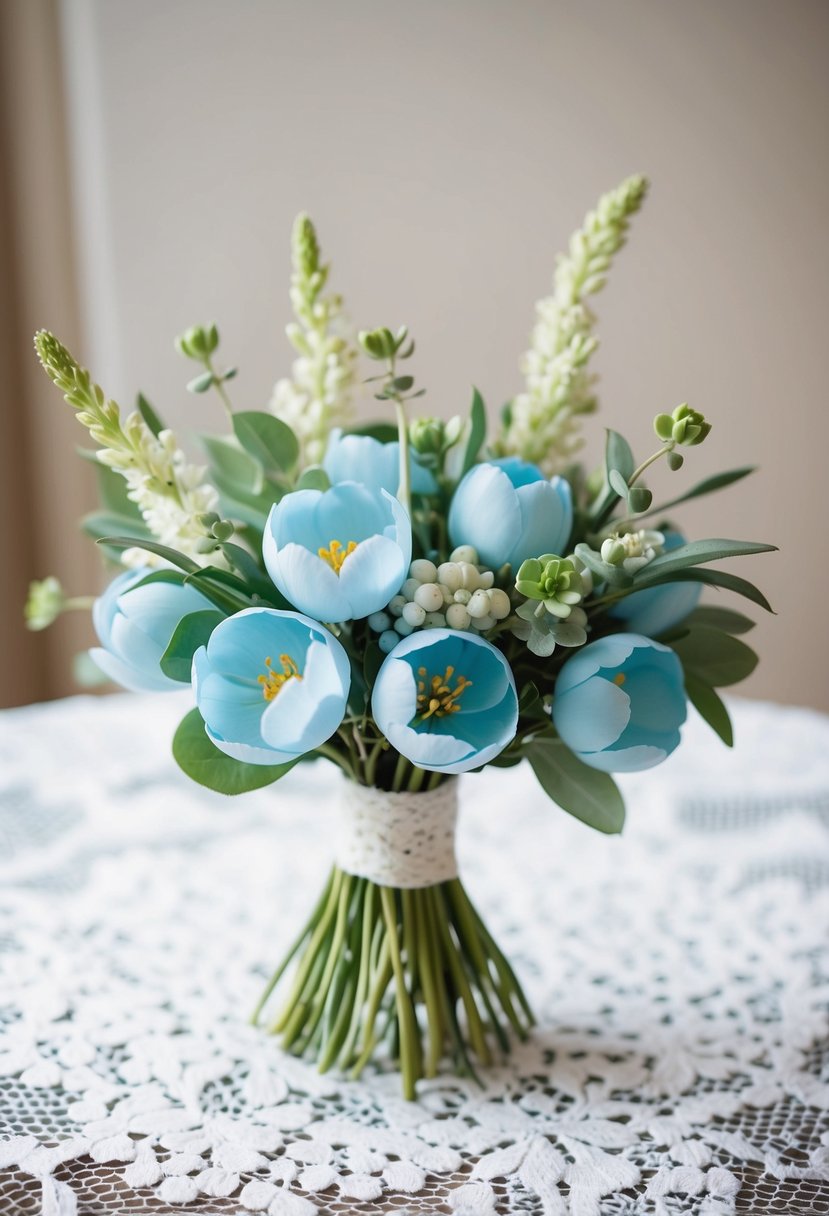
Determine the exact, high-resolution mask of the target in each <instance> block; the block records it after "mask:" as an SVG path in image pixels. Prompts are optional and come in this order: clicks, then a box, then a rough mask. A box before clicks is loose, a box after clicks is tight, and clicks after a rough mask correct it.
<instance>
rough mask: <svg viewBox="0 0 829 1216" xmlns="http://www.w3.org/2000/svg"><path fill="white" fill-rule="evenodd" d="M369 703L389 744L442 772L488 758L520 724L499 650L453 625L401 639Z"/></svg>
mask: <svg viewBox="0 0 829 1216" xmlns="http://www.w3.org/2000/svg"><path fill="white" fill-rule="evenodd" d="M371 710H372V713H373V715H374V720H375V722H376V723H377V725H378V726H379V727H380V730H381V731H382V732H383V734H384V735H385V736H386V738H387V739H388V741H389V742H390V743H391V745H392V747H394V748H396V750H397V751H398V752H400V754H401V755H402V756H405V757H406V758H407V759H408V760H411V762H412V763H413V764H416V765H417V766H418V767H419V768H425V769H429V770H430V771H432V772H438V773H465V772H467V771H468V770H469V769H472V768H480V766H481V765H483V764H487V763H488V762H489V761H490V760H493V759H494V758H495V756H497V755H498V754H499V753H500V752H502V751H503V750H504V748H505V747H506V746H507V744H508V743H510V742H511V740H512V739H513V738H514V737H515V730H516V726H517V724H518V696H517V694H516V691H515V680H514V679H513V675H512V671H511V669H510V665H509V663H508V662H507V660H506V659H505V658H504V656H503V655H502V654H501V651H500V650H496V648H495V647H494V646H493V645H492V643H491V642H487V641H486V639H485V638H482V637H478V636H477V635H476V634H471V633H458V632H457V631H456V630H452V629H429V630H426V631H424V632H422V633H413V634H410V635H409V637H407V638H403V640H402V641H401V642H398V644H397V645H396V646H395V648H394V650H393V651H392V652H391V654H390V655H389V656H388V658H387V659H386V660H385V661H384V663H383V666H382V667H381V668H380V671H379V672H378V675H377V679H376V681H375V684H374V692H373V694H372V699H371Z"/></svg>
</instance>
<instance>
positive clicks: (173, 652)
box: [159, 608, 226, 684]
mask: <svg viewBox="0 0 829 1216" xmlns="http://www.w3.org/2000/svg"><path fill="white" fill-rule="evenodd" d="M225 619H226V617H225V614H224V613H223V612H214V611H213V610H212V609H210V608H208V609H205V610H204V611H203V612H188V613H187V615H186V616H183V617H182V618H181V620H180V621H179V623H178V624H177V625H176V627H175V630H174V631H173V636H172V637H171V638H170V641H169V642H168V643H167V649H166V650H165V651H164V654H163V655H162V656H161V658H160V660H159V666H160V667H161V670H162V671H163V672H164V674H165V676H168V677H169V678H170V679H171V680H178V681H179V682H180V683H182V684H189V683H190V677H191V672H192V667H193V655H194V654H195V653H196V651H197V650H198V649H199V647H200V646H206V645H207V640H208V638H209V637H210V635H211V633H212V632H213V630H214V629H215V628H216V626H217V625H218V624H219V623H220V622H221V621H224V620H225Z"/></svg>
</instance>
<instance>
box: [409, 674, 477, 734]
mask: <svg viewBox="0 0 829 1216" xmlns="http://www.w3.org/2000/svg"><path fill="white" fill-rule="evenodd" d="M417 674H418V676H420V679H419V680H418V682H417V716H418V717H419V718H420V721H421V722H425V721H426V719H427V718H431V717H433V716H434V717H435V718H445V717H446V715H447V714H456V713H459V712H460V708H461V707H460V705H458V704H457V702H458V701H459V700H460V698H461V697H462V696H463V694H464V693H465V692H466V690H467V688H471V687H472V681H471V680H467V678H466V676H456V677H455V687H454V688H451V687H450V682H451V680H452V677H453V676H454V675H455V668H454V667H447V668H446V671H445V672H444V673H443V675H442V676H432V677H431V678H429V675H428V673H427V671H426V668H425V667H419V668H418V669H417Z"/></svg>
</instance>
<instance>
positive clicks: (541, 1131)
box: [0, 693, 829, 1216]
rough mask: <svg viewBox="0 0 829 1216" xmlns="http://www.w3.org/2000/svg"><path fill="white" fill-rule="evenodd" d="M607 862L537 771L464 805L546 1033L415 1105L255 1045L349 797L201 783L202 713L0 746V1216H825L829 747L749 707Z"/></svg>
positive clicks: (633, 784) (639, 780)
mask: <svg viewBox="0 0 829 1216" xmlns="http://www.w3.org/2000/svg"><path fill="white" fill-rule="evenodd" d="M730 704H731V708H732V710H733V713H734V725H735V736H736V746H735V748H734V750H733V751H730V750H729V749H728V748H725V747H723V746H722V745H721V744H720V743H719V742H718V740H717V739H716V738H715V737H714V736H713V735H712V733H711V732H710V731H709V730H708V728H707V727H705V726H704V725H703V724H702V723H701V722H700V721H699V719H698V718H696V717H695V716H692V718H691V719H690V720H689V722H688V723H687V725H686V726H685V727H684V728H683V734H684V740H683V745H682V747H681V748H679V749H678V750H677V752H676V753H675V754H674V755H673V756H671V758H670V759H669V760H668V761H667V762H666V763H665V764H664V765H662V766H661V767H660V768H658V769H654V770H652V771H650V772H646V773H642V774H639V775H632V776H623V777H622V779H621V784H622V787H623V790H624V794H625V798H626V801H627V805H628V821H627V824H626V826H625V831H624V833H623V834H622V835H621V836H620V837H614V838H608V837H606V836H602V835H600V834H599V833H597V832H591V831H590V830H589V829H588V828H586V827H585V826H584V825H583V824H581V823H579V822H578V821H577V820H575V819H573V818H571V817H570V816H569V815H565V814H564V813H563V812H562V811H559V810H557V809H556V808H555V807H554V806H552V805H551V804H550V803H549V801H548V800H547V799H546V798H545V796H544V795H543V794H542V793H541V791H540V789H539V787H538V783H537V782H536V780H535V778H534V776H533V774H532V772H531V771H530V770H529V769H528V768H526V767H525V766H521V767H519V768H510V769H497V768H491V769H487V771H486V773H485V774H484V775H482V776H479V775H470V776H468V777H463V778H462V779H461V781H460V783H459V793H460V802H461V815H460V818H459V827H458V857H459V860H460V869H461V873H462V874H463V878H464V883H465V885H466V888H467V890H468V892H469V895H470V898H471V899H473V900H474V902H475V903H476V905H477V906H478V908H479V909H480V911H481V913H482V915H483V916H484V918H485V919H486V922H487V925H488V927H489V928H490V929H491V930H492V933H493V934H494V936H495V937H496V939H497V941H498V944H499V945H500V946H501V947H502V948H503V950H504V951H505V952H506V954H507V955H508V957H509V959H510V961H511V963H512V964H513V966H514V967H515V970H516V972H517V973H518V975H519V977H520V979H521V981H522V983H523V985H524V987H525V989H526V991H527V995H528V997H529V999H530V1001H531V1002H532V1005H533V1008H534V1010H535V1012H536V1014H537V1016H538V1026H537V1027H536V1029H535V1030H534V1032H533V1033H532V1035H530V1037H529V1039H528V1040H527V1042H526V1043H520V1044H516V1046H515V1047H514V1049H513V1051H512V1052H511V1053H510V1055H509V1056H507V1057H506V1058H504V1059H501V1060H499V1061H498V1062H497V1063H496V1064H495V1065H494V1066H493V1067H492V1068H491V1069H487V1070H484V1071H483V1072H482V1074H481V1081H482V1082H483V1088H482V1087H480V1086H479V1085H477V1084H476V1083H475V1082H474V1081H473V1080H471V1079H469V1078H466V1079H464V1078H459V1077H454V1076H452V1075H451V1072H450V1071H449V1070H448V1069H447V1070H445V1071H444V1072H442V1074H441V1075H439V1076H438V1077H436V1078H435V1079H434V1080H432V1081H427V1082H424V1083H422V1084H421V1085H419V1086H418V1100H417V1101H416V1102H404V1101H403V1100H402V1099H401V1097H400V1081H399V1077H398V1076H397V1075H396V1074H395V1073H394V1072H392V1071H390V1070H388V1069H387V1068H386V1067H384V1066H383V1065H382V1063H381V1065H380V1066H378V1067H377V1068H376V1069H375V1070H373V1071H367V1072H366V1074H365V1075H364V1076H363V1078H362V1079H361V1080H360V1081H351V1080H350V1079H349V1078H348V1077H343V1076H340V1075H337V1074H336V1073H330V1074H327V1075H325V1076H320V1075H319V1073H318V1071H317V1068H316V1066H315V1065H314V1064H313V1063H306V1062H305V1061H302V1060H298V1059H296V1058H295V1057H293V1056H291V1055H287V1054H286V1053H285V1052H283V1051H281V1050H280V1048H279V1045H278V1043H277V1042H276V1040H275V1039H274V1038H273V1037H271V1036H268V1035H266V1034H263V1033H262V1032H261V1031H258V1030H256V1029H254V1027H252V1026H250V1025H249V1024H248V1016H249V1014H250V1013H251V1011H252V1009H253V1006H254V1005H255V1003H256V1000H257V999H258V997H259V995H260V993H261V990H262V987H263V985H264V983H265V981H266V979H267V976H268V974H269V973H270V971H271V970H272V968H273V967H274V966H275V965H276V963H277V961H278V960H279V958H280V957H281V955H282V954H283V952H284V951H285V950H286V949H287V948H288V946H289V944H290V943H291V941H292V940H293V938H294V937H295V936H296V934H297V933H298V932H299V929H300V927H301V925H302V924H303V923H304V921H305V919H306V917H307V916H308V913H309V912H310V909H311V906H312V904H313V902H314V900H315V899H316V898H317V895H318V893H319V891H320V889H321V888H322V886H323V884H324V882H325V878H326V875H327V873H328V872H329V870H330V866H331V860H332V852H333V849H332V841H333V836H334V832H335V830H336V822H337V818H338V815H339V806H338V786H339V783H340V777H339V774H338V773H337V772H335V770H334V768H333V767H332V766H331V765H329V764H315V765H311V764H302V765H299V766H298V767H297V768H296V769H295V770H294V771H293V772H291V773H290V774H289V775H288V776H287V777H286V778H285V779H284V780H283V781H281V782H280V783H279V784H278V785H276V786H273V787H270V788H267V789H263V790H258V791H255V792H254V793H252V794H249V795H245V796H244V797H241V798H236V799H233V798H223V797H221V796H220V795H218V794H210V793H209V792H208V791H206V790H204V789H201V788H200V787H199V786H196V785H193V784H192V783H191V782H189V781H187V780H186V779H185V778H184V777H183V776H182V775H181V774H180V773H179V772H178V771H177V770H176V768H175V766H174V764H173V761H172V759H171V757H170V739H171V737H172V734H173V730H174V728H175V725H176V723H177V721H178V720H179V719H180V718H181V717H182V715H183V714H184V713H185V712H186V711H187V709H188V708H189V705H188V701H187V697H186V696H182V697H179V695H178V694H176V693H171V694H166V695H157V696H154V697H153V696H147V697H144V696H134V697H133V696H123V697H109V698H107V699H106V700H105V701H101V700H95V699H92V698H74V699H72V700H70V701H66V702H62V703H61V702H55V703H52V704H49V705H42V706H36V707H33V708H31V709H24V710H13V711H9V712H8V713H3V714H0V1213H2V1216H42V1214H46V1216H124V1213H126V1212H129V1213H130V1216H173V1214H175V1216H186V1213H187V1212H192V1213H193V1214H194V1216H250V1213H261V1214H264V1216H347V1214H350V1213H355V1212H359V1213H360V1214H361V1216H388V1214H389V1213H392V1212H393V1213H395V1214H399V1216H404V1214H405V1216H412V1214H413V1213H417V1214H418V1216H447V1214H451V1216H496V1214H497V1216H730V1214H732V1213H734V1214H735V1216H742V1214H745V1216H771V1214H772V1213H773V1214H774V1216H793V1214H794V1213H803V1214H804V1216H805V1214H806V1213H808V1214H809V1216H819V1214H822V1216H825V1214H826V1213H829V1113H827V1112H829V1050H828V1049H827V1047H828V1045H829V1038H827V1029H828V1028H829V1024H828V1022H827V1003H829V951H827V944H828V943H829V719H827V718H824V717H822V716H821V715H819V714H815V713H810V712H808V711H806V710H797V709H783V708H779V707H775V706H769V705H757V704H751V703H747V702H739V701H734V700H732V701H731V702H730Z"/></svg>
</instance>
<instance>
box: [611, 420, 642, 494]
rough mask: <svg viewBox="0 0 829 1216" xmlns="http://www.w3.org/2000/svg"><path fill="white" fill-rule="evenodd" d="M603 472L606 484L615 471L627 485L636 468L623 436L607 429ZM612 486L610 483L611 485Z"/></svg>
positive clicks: (628, 445)
mask: <svg viewBox="0 0 829 1216" xmlns="http://www.w3.org/2000/svg"><path fill="white" fill-rule="evenodd" d="M604 459H605V470H606V476H607V480H608V482H610V473H611V471H613V470H615V471H616V472H617V473H619V475H620V476H621V478H622V480H623V481H624V482H625V489H627V483H628V482H629V481H630V478H631V477H632V475H633V471H634V469H635V467H636V462H635V461H634V459H633V452H632V451H631V450H630V444H629V443H628V441H627V439H625V437H624V435H620V434H619V432H618V431H611V430H610V429H608V432H607V439H606V441H605V449H604ZM611 484H612V483H611ZM623 497H624V496H623Z"/></svg>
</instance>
